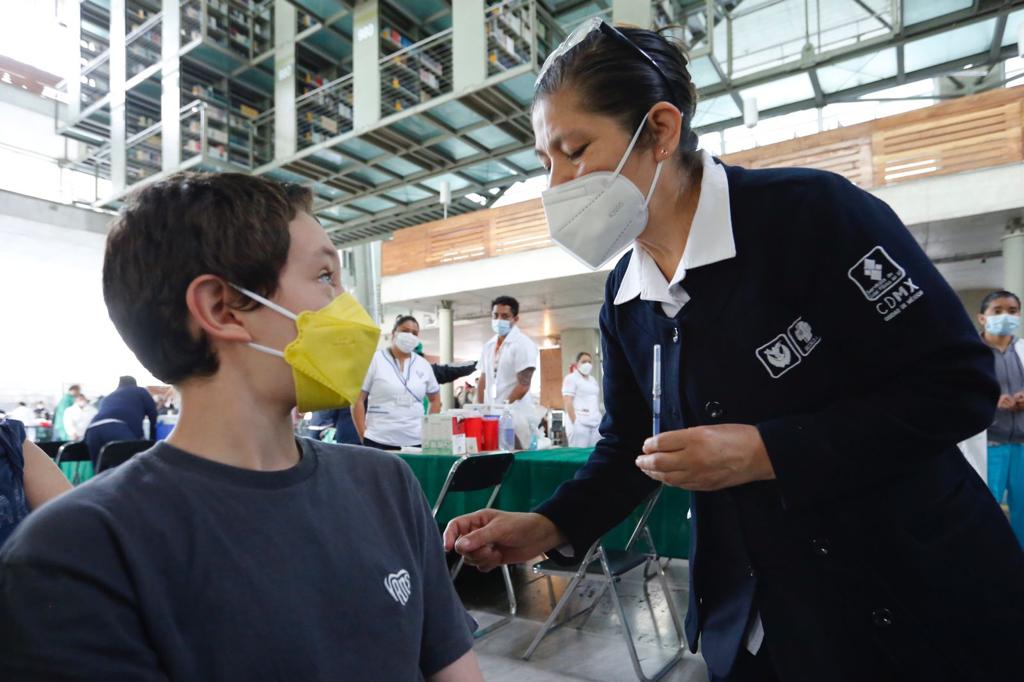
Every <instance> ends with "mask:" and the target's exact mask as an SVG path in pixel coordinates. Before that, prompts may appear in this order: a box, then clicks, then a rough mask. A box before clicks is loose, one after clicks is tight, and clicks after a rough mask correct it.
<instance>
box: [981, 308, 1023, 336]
mask: <svg viewBox="0 0 1024 682" xmlns="http://www.w3.org/2000/svg"><path fill="white" fill-rule="evenodd" d="M1018 329H1020V315H1009V314H1005V313H1004V314H1002V315H988V316H986V317H985V331H987V332H988V333H989V334H992V335H993V336H1013V335H1014V334H1016V333H1017V330H1018Z"/></svg>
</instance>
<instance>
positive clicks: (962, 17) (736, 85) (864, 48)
mask: <svg viewBox="0 0 1024 682" xmlns="http://www.w3.org/2000/svg"><path fill="white" fill-rule="evenodd" d="M1020 7H1024V0H1005V1H1003V0H993V1H991V2H986V1H985V0H980V1H979V2H977V3H975V5H973V6H972V7H971V8H968V9H966V10H963V11H961V12H956V13H954V14H949V15H946V16H942V17H936V18H934V19H929V20H928V21H924V22H921V23H918V24H913V25H911V26H909V27H901V28H900V30H899V32H898V33H897V34H896V35H895V36H888V37H884V38H875V39H872V40H866V41H862V42H861V43H858V47H855V48H853V49H843V50H837V51H833V52H831V53H827V54H828V56H826V57H825V58H824V59H821V60H819V61H816V62H815V63H814V64H813V66H815V67H817V68H819V69H820V68H822V67H825V66H831V65H832V64H836V63H838V62H843V61H846V60H849V59H853V58H856V57H858V56H863V55H866V54H871V53H874V52H878V51H879V50H881V49H885V48H887V47H893V46H896V47H899V46H902V45H906V44H907V43H909V42H912V41H914V40H919V39H921V38H928V37H931V36H934V35H939V34H941V33H944V32H946V31H948V30H949V29H952V28H957V27H960V26H964V25H968V24H973V23H976V22H979V21H984V20H985V19H991V18H992V17H997V16H999V15H1000V14H1004V13H1008V12H1010V11H1013V10H1014V9H1016V8H1020ZM806 69H807V65H806V64H804V63H802V62H801V60H800V59H793V60H791V61H790V62H788V63H786V64H781V65H779V66H777V67H774V68H771V69H765V70H763V71H759V72H756V73H753V74H751V75H749V76H744V77H742V78H736V79H733V80H732V81H731V82H728V81H726V80H725V79H723V80H722V82H721V83H717V84H715V85H710V86H708V87H706V88H702V89H701V96H702V97H704V98H706V99H710V98H712V97H717V96H719V95H723V94H730V95H731V94H732V93H731V92H730V90H733V89H743V88H749V87H752V86H755V85H761V84H763V83H769V82H771V81H774V80H778V79H779V78H781V77H784V76H789V75H793V74H795V73H802V72H804V71H805V70H806Z"/></svg>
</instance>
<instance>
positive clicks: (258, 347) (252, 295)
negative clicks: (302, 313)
mask: <svg viewBox="0 0 1024 682" xmlns="http://www.w3.org/2000/svg"><path fill="white" fill-rule="evenodd" d="M229 286H230V287H231V288H232V289H234V290H235V291H237V292H239V293H241V294H245V295H246V296H248V297H249V298H251V299H252V300H254V301H256V302H257V303H259V304H261V305H265V306H266V307H268V308H270V309H271V310H273V311H274V312H275V313H280V314H281V315H284V316H285V317H287V318H288V319H289V320H292V321H296V320H298V319H299V316H298V315H296V314H295V313H293V312H292V311H290V310H288V309H287V308H285V307H283V306H279V305H278V304H276V303H274V302H273V301H271V300H270V299H268V298H264V297H262V296H260V295H259V294H257V293H256V292H254V291H249V290H248V289H246V288H245V287H240V286H238V285H237V284H230V283H229ZM248 345H249V348H252V349H254V350H258V351H261V352H263V353H266V354H268V355H274V356H277V357H279V358H282V359H283V358H284V353H283V352H282V351H279V350H277V349H276V348H270V347H269V346H263V345H261V344H258V343H253V342H251V341H250V342H249V344H248Z"/></svg>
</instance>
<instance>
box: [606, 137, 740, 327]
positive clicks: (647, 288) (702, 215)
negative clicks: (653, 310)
mask: <svg viewBox="0 0 1024 682" xmlns="http://www.w3.org/2000/svg"><path fill="white" fill-rule="evenodd" d="M701 155H702V160H703V169H704V173H703V177H702V179H701V184H700V197H699V198H698V200H697V210H696V211H695V212H694V215H693V223H692V224H691V225H690V235H689V237H688V238H687V240H686V248H685V249H684V250H683V256H682V258H681V259H680V260H679V264H678V266H676V271H675V274H674V275H673V276H672V280H671V281H668V280H666V279H665V276H664V275H663V274H662V273H661V270H659V269H658V264H657V263H655V261H654V258H652V257H651V255H650V254H649V253H647V251H645V250H644V249H643V247H641V246H640V245H639V244H638V243H634V244H633V255H632V257H631V258H630V260H629V265H628V266H627V267H626V272H625V274H624V275H623V277H622V282H621V283H620V284H619V289H618V291H617V292H616V293H615V301H614V302H615V305H621V304H623V303H626V302H627V301H632V300H633V299H634V298H636V297H637V296H639V297H640V299H641V300H643V301H657V302H659V303H661V308H662V310H663V311H664V312H665V314H666V315H668V316H669V317H675V316H676V314H677V313H678V312H679V311H680V310H682V308H683V306H684V305H686V303H687V301H689V300H690V295H689V294H687V293H686V290H685V289H683V285H682V283H683V280H684V279H685V278H686V273H687V272H688V271H689V270H692V269H693V268H699V267H701V266H704V265H711V264H712V263H718V262H720V261H723V260H728V259H730V258H735V257H736V242H735V239H734V237H733V231H732V214H731V210H730V207H729V179H728V177H727V176H726V174H725V168H723V167H722V166H721V165H720V164H718V163H716V162H715V160H714V158H713V157H712V156H711V154H709V153H707V152H706V151H702V152H701Z"/></svg>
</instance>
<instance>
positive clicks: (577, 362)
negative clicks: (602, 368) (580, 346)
mask: <svg viewBox="0 0 1024 682" xmlns="http://www.w3.org/2000/svg"><path fill="white" fill-rule="evenodd" d="M584 355H586V356H587V357H588V358H591V359H593V357H594V356H593V355H591V354H590V353H588V352H587V351H585V350H581V351H580V352H579V353H577V354H576V364H579V362H580V358H582V357H583V356H584Z"/></svg>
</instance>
